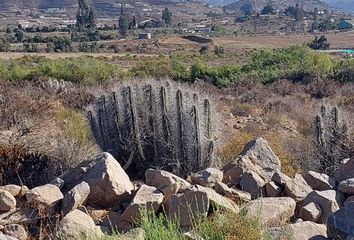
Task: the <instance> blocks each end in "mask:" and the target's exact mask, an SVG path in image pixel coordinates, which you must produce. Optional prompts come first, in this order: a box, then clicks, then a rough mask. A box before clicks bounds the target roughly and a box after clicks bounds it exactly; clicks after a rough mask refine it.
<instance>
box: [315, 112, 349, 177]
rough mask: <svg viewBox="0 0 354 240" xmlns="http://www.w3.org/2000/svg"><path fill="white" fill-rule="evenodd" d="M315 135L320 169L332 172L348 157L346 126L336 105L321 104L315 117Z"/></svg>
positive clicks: (328, 172)
mask: <svg viewBox="0 0 354 240" xmlns="http://www.w3.org/2000/svg"><path fill="white" fill-rule="evenodd" d="M315 136H316V143H317V146H318V157H319V158H320V159H319V160H320V163H321V168H322V169H321V170H322V171H323V172H326V173H327V174H332V173H333V172H334V171H335V170H336V168H337V166H338V165H339V163H340V162H341V161H342V160H343V159H345V158H347V157H348V154H349V147H348V143H349V137H348V136H349V134H348V127H347V124H346V123H345V120H344V119H343V115H342V114H341V112H340V110H339V109H338V107H328V106H325V105H322V106H321V109H320V113H319V115H317V116H316V119H315Z"/></svg>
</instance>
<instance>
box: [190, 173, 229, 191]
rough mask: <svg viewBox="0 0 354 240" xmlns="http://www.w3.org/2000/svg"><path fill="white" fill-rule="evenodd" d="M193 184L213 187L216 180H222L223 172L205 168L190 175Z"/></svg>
mask: <svg viewBox="0 0 354 240" xmlns="http://www.w3.org/2000/svg"><path fill="white" fill-rule="evenodd" d="M191 180H192V183H193V184H198V185H201V186H204V187H213V186H214V185H215V183H216V182H221V181H222V180H223V172H222V171H220V170H219V169H216V168H207V169H205V170H202V171H199V172H197V173H195V174H193V175H192V176H191Z"/></svg>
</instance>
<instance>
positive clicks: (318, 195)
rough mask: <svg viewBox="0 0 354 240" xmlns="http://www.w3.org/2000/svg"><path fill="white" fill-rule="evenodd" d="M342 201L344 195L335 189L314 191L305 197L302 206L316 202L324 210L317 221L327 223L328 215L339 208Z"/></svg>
mask: <svg viewBox="0 0 354 240" xmlns="http://www.w3.org/2000/svg"><path fill="white" fill-rule="evenodd" d="M342 202H343V196H342V195H341V194H340V193H338V192H336V191H335V190H327V191H313V192H311V193H310V194H309V195H307V197H306V198H305V199H304V201H303V203H302V206H303V207H305V206H306V205H308V204H309V203H316V204H317V205H318V206H319V207H320V208H321V210H322V214H321V215H320V217H319V218H318V220H317V221H316V222H317V223H326V222H327V219H328V217H329V216H330V215H331V214H332V213H334V212H336V211H337V210H338V209H339V207H340V206H341V205H342Z"/></svg>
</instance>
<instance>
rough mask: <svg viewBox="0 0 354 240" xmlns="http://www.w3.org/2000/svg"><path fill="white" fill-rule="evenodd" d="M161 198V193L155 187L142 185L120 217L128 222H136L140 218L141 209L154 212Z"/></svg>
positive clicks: (162, 197)
mask: <svg viewBox="0 0 354 240" xmlns="http://www.w3.org/2000/svg"><path fill="white" fill-rule="evenodd" d="M163 199H164V196H163V194H162V193H161V192H160V191H159V190H158V189H157V188H155V187H151V186H148V185H142V186H141V187H140V189H139V190H138V192H137V193H136V194H135V197H134V198H133V200H132V202H131V203H130V204H129V206H128V207H127V208H126V210H125V211H124V212H123V214H122V219H123V220H125V221H127V222H130V223H137V222H139V220H140V217H141V216H140V214H141V211H147V212H148V213H150V212H155V213H156V212H157V210H158V209H159V207H160V205H161V204H162V201H163Z"/></svg>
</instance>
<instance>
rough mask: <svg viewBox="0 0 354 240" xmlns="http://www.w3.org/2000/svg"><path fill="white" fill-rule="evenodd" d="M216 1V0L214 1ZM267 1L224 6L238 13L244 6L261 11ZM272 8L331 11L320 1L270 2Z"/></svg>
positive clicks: (287, 0)
mask: <svg viewBox="0 0 354 240" xmlns="http://www.w3.org/2000/svg"><path fill="white" fill-rule="evenodd" d="M215 1H217V0H215ZM268 2H269V0H239V1H237V2H235V3H232V4H229V5H226V7H227V8H228V9H232V10H236V11H240V10H241V8H244V7H245V6H252V7H253V9H254V10H256V11H261V10H262V9H263V7H264V6H266V5H267V4H268ZM271 2H272V4H273V7H275V8H276V9H279V10H284V9H286V8H287V7H289V6H295V5H296V4H297V3H298V4H300V5H301V6H303V8H304V9H305V10H313V9H314V8H318V9H321V10H324V9H331V7H330V6H329V5H328V4H326V3H324V2H322V1H320V0H286V1H284V0H273V1H271Z"/></svg>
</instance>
